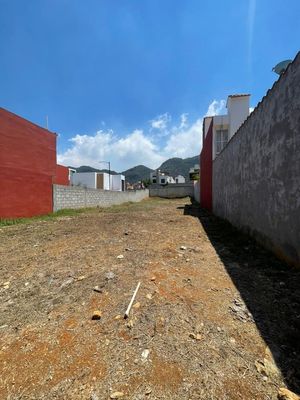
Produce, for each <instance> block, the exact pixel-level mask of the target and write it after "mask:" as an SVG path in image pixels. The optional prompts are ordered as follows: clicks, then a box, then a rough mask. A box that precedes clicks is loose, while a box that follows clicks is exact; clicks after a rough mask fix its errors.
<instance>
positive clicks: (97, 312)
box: [92, 310, 102, 320]
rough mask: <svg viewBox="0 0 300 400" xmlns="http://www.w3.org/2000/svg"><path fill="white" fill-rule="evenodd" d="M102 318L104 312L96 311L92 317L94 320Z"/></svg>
mask: <svg viewBox="0 0 300 400" xmlns="http://www.w3.org/2000/svg"><path fill="white" fill-rule="evenodd" d="M101 317H102V312H101V311H99V310H95V311H94V312H93V315H92V319H93V320H99V319H101Z"/></svg>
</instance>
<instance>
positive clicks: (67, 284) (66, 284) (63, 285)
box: [60, 278, 74, 289]
mask: <svg viewBox="0 0 300 400" xmlns="http://www.w3.org/2000/svg"><path fill="white" fill-rule="evenodd" d="M73 281H74V279H73V278H69V279H67V280H65V281H64V282H63V283H62V284H61V285H60V288H61V289H63V288H64V287H66V286H69V285H71V283H72V282H73Z"/></svg>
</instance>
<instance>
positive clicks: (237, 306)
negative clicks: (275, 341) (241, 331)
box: [229, 298, 254, 322]
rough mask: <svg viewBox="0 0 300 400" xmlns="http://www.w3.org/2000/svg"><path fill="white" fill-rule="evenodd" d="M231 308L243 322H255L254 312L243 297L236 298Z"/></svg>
mask: <svg viewBox="0 0 300 400" xmlns="http://www.w3.org/2000/svg"><path fill="white" fill-rule="evenodd" d="M229 308H230V310H231V312H232V313H233V315H234V317H235V318H236V319H239V320H240V321H242V322H254V320H253V316H252V314H251V313H250V311H249V310H248V309H247V307H246V305H245V303H244V302H243V301H242V300H241V299H239V298H236V299H234V300H233V304H232V305H230V306H229Z"/></svg>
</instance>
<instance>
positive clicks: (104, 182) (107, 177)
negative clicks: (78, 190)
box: [71, 172, 125, 192]
mask: <svg viewBox="0 0 300 400" xmlns="http://www.w3.org/2000/svg"><path fill="white" fill-rule="evenodd" d="M71 184H72V185H73V186H82V187H85V188H89V189H102V190H114V191H120V192H121V191H124V190H125V176H124V175H121V174H117V175H112V174H108V173H106V172H76V173H74V174H72V176H71Z"/></svg>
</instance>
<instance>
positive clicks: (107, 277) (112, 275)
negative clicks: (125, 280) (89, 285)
mask: <svg viewBox="0 0 300 400" xmlns="http://www.w3.org/2000/svg"><path fill="white" fill-rule="evenodd" d="M115 276H116V275H115V274H114V273H113V272H112V271H110V272H107V273H106V274H105V279H106V280H108V281H109V280H111V279H114V277H115Z"/></svg>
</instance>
